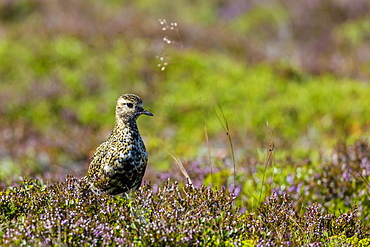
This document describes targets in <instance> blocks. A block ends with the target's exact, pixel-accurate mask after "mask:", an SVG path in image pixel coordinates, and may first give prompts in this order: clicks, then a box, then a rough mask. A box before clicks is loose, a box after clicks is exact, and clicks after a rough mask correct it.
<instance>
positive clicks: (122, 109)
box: [116, 94, 153, 122]
mask: <svg viewBox="0 0 370 247" xmlns="http://www.w3.org/2000/svg"><path fill="white" fill-rule="evenodd" d="M142 114H145V115H148V116H153V114H151V113H150V112H148V111H147V110H145V109H144V108H143V102H142V100H141V99H140V98H139V96H137V95H134V94H124V95H122V96H120V97H119V98H118V100H117V104H116V119H117V120H121V121H124V122H130V121H135V120H136V119H137V118H138V117H139V116H140V115H142Z"/></svg>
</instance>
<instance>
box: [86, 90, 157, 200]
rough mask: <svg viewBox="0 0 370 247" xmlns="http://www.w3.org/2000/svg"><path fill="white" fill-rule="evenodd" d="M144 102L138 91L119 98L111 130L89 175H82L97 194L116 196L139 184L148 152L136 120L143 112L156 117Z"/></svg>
mask: <svg viewBox="0 0 370 247" xmlns="http://www.w3.org/2000/svg"><path fill="white" fill-rule="evenodd" d="M142 105H143V102H142V100H141V99H140V97H139V96H137V95H135V94H123V95H121V96H120V97H119V98H118V99H117V103H116V112H115V123H114V127H113V130H112V133H111V134H110V136H109V137H108V139H107V140H106V141H105V142H103V143H102V144H100V146H99V147H98V148H97V149H96V151H95V153H94V155H93V156H92V158H91V162H90V165H89V169H88V172H87V175H86V176H84V177H82V178H81V180H83V181H84V182H85V183H86V184H87V185H88V186H89V187H90V189H91V190H92V191H93V192H94V193H95V194H98V195H100V194H102V193H105V192H107V193H109V194H111V195H117V194H120V193H123V192H128V191H130V190H137V189H138V188H139V187H140V185H141V182H142V179H143V176H144V173H145V169H146V166H147V163H148V154H147V151H146V148H145V145H144V142H143V140H142V138H141V136H140V132H139V129H138V127H137V123H136V120H137V119H138V117H139V116H141V115H148V116H153V114H152V113H150V112H149V111H147V110H145V109H144V108H143V106H142Z"/></svg>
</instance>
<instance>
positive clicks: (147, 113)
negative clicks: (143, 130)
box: [140, 109, 153, 116]
mask: <svg viewBox="0 0 370 247" xmlns="http://www.w3.org/2000/svg"><path fill="white" fill-rule="evenodd" d="M140 114H144V115H148V116H153V114H151V113H150V112H148V111H147V110H144V109H142V110H141V111H140Z"/></svg>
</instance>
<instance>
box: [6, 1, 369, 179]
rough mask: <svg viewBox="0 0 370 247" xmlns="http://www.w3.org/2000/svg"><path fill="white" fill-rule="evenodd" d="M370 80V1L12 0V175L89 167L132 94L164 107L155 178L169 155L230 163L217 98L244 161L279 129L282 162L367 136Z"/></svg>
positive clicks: (146, 125) (152, 141) (147, 131)
mask: <svg viewBox="0 0 370 247" xmlns="http://www.w3.org/2000/svg"><path fill="white" fill-rule="evenodd" d="M159 19H165V20H166V23H162V24H161V23H160V22H159ZM173 23H177V26H175V25H171V24H173ZM163 29H165V30H163ZM164 39H166V40H169V42H165V40H164ZM369 78H370V2H369V1H367V0H358V1H351V0H342V1H335V0H326V1H312V0H303V1H294V0H278V1H268V0H266V1H249V0H218V1H216V0H214V1H190V0H181V1H157V2H153V1H149V0H137V1H118V0H64V1H58V0H49V1H44V0H18V1H13V0H3V1H1V2H0V105H1V107H0V116H1V117H0V181H1V186H7V185H9V184H11V183H12V182H13V181H15V180H17V179H18V178H19V177H20V176H23V177H31V176H36V177H42V178H45V179H46V180H48V181H58V180H60V181H61V180H64V179H65V175H66V174H73V175H75V176H78V177H79V176H82V175H83V174H84V173H86V171H87V168H88V163H89V159H90V157H91V156H92V154H93V153H94V150H95V148H96V147H97V146H98V145H99V144H100V143H101V142H103V141H104V140H105V138H106V137H107V136H108V135H109V134H110V131H111V129H112V126H113V122H114V110H115V101H116V99H117V98H118V97H119V96H120V95H121V94H123V93H135V94H138V95H139V96H140V97H141V98H142V99H143V101H144V107H145V108H146V109H147V110H149V111H150V112H152V113H153V114H154V117H151V118H149V117H145V116H143V117H140V118H139V120H138V122H139V128H140V131H141V134H142V136H143V138H144V141H145V143H146V146H147V149H148V153H149V157H150V161H149V167H148V170H147V174H146V178H145V180H151V181H156V180H158V178H161V175H160V174H161V173H162V172H165V171H168V170H169V169H170V167H175V169H176V165H175V162H174V161H173V159H172V158H171V155H170V154H173V155H176V156H177V157H179V158H180V159H181V160H182V161H183V162H184V164H185V166H186V165H187V164H188V163H191V162H193V161H197V162H199V163H202V164H204V165H205V166H207V165H208V166H210V163H211V162H212V164H214V165H216V166H217V165H218V166H225V167H229V168H230V169H232V165H230V162H229V161H230V159H231V152H230V147H229V141H228V137H227V135H226V132H225V130H224V129H223V125H225V123H224V121H223V120H222V119H223V117H222V113H221V110H220V108H221V109H222V112H223V113H224V116H225V118H226V120H227V123H228V126H229V133H230V136H231V139H232V141H233V147H234V151H235V157H236V161H237V167H236V169H237V170H238V169H241V167H242V166H243V165H248V164H251V163H253V164H256V163H261V164H263V162H264V159H265V158H264V157H265V156H266V153H267V148H268V144H269V140H270V136H271V134H272V133H273V136H274V139H273V140H274V142H275V156H276V160H277V162H278V161H279V159H281V160H283V159H285V158H286V157H287V156H294V157H297V158H302V159H305V158H307V157H308V158H310V159H314V158H315V157H318V156H319V155H321V153H322V152H324V153H325V150H330V148H332V147H333V145H335V144H336V143H337V142H338V141H344V142H347V143H352V142H353V141H354V140H356V139H359V138H363V139H368V137H369V130H370V86H369ZM220 119H221V120H220ZM207 138H208V141H207ZM208 152H209V153H210V157H209V155H208ZM319 153H320V154H319ZM250 159H255V160H258V161H257V162H256V161H254V162H250V163H248V162H246V160H250ZM259 161H260V162H259ZM172 169H174V168H172ZM189 169H191V168H189Z"/></svg>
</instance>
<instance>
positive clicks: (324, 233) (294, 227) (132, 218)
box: [0, 177, 369, 246]
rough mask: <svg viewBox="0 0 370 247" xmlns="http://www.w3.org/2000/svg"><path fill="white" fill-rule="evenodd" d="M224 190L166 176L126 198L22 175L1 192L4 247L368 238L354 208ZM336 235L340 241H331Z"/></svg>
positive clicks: (359, 241) (320, 241) (361, 240)
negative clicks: (238, 204)
mask: <svg viewBox="0 0 370 247" xmlns="http://www.w3.org/2000/svg"><path fill="white" fill-rule="evenodd" d="M234 201H235V196H234V195H233V194H230V193H227V191H225V190H224V189H221V190H217V189H211V188H207V187H204V186H202V187H200V188H195V187H193V186H192V185H190V184H187V185H186V186H185V187H183V188H181V189H180V188H179V186H178V184H177V183H176V182H172V181H170V180H168V181H166V182H165V183H164V184H162V185H161V186H160V188H159V189H158V191H157V192H156V193H154V192H153V190H152V188H151V186H150V185H145V186H142V187H141V188H140V190H139V191H137V192H135V193H130V194H125V195H124V196H115V197H114V196H109V195H107V194H103V195H100V196H98V195H95V194H94V193H92V192H91V191H89V190H85V189H84V188H83V187H81V182H79V181H78V180H77V179H75V178H74V177H68V178H67V180H66V181H65V182H61V183H57V184H53V185H48V184H43V182H42V181H40V180H24V181H23V182H22V184H21V185H20V186H19V187H11V188H9V189H8V190H6V191H3V192H1V205H0V206H1V207H0V209H1V212H0V214H1V221H0V229H1V231H0V235H1V239H0V243H1V244H2V245H4V244H6V245H14V244H17V245H33V244H47V245H64V244H67V245H92V244H93V245H135V246H145V245H154V246H163V245H194V246H205V245H206V246H208V245H223V246H235V245H237V246H238V245H242V246H256V245H257V246H266V245H277V244H282V245H302V244H315V243H316V244H317V246H322V244H324V243H334V242H340V243H352V244H353V243H356V244H358V245H359V246H366V244H368V243H369V239H367V238H366V237H365V236H367V234H368V233H367V232H366V230H365V228H364V227H363V225H362V224H361V222H360V221H359V219H358V217H357V214H356V211H357V208H356V207H354V208H352V209H350V210H349V211H348V212H346V213H341V214H339V215H335V214H326V213H322V212H321V210H320V209H319V207H320V206H319V205H318V204H313V205H311V206H309V207H307V209H305V210H304V211H303V212H297V211H296V210H295V209H294V207H293V206H292V203H291V199H290V197H289V196H288V195H286V194H284V195H282V196H280V197H278V196H276V195H272V196H271V197H269V198H267V199H266V201H265V202H264V203H263V204H262V205H261V206H260V207H259V208H258V210H256V211H254V212H250V211H245V212H241V211H240V208H235V207H234ZM334 239H335V241H334Z"/></svg>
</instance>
